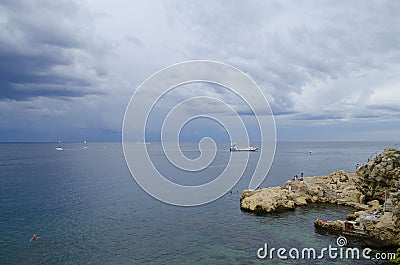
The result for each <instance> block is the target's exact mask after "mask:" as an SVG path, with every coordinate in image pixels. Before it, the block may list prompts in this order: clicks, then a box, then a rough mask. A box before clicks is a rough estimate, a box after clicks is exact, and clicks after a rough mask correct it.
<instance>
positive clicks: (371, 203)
mask: <svg viewBox="0 0 400 265" xmlns="http://www.w3.org/2000/svg"><path fill="white" fill-rule="evenodd" d="M367 205H368V206H369V207H370V208H371V211H377V210H381V206H380V204H379V201H378V200H373V201H369V202H368V203H367Z"/></svg>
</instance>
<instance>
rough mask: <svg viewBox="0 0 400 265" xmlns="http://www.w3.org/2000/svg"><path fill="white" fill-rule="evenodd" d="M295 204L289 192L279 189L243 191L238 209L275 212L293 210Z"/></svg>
mask: <svg viewBox="0 0 400 265" xmlns="http://www.w3.org/2000/svg"><path fill="white" fill-rule="evenodd" d="M294 207H295V203H294V202H293V200H292V199H290V196H289V191H287V190H284V189H282V188H280V187H271V188H267V189H259V190H256V191H243V193H242V197H241V201H240V208H241V209H243V210H247V211H254V212H264V213H270V212H276V211H280V210H288V209H293V208H294Z"/></svg>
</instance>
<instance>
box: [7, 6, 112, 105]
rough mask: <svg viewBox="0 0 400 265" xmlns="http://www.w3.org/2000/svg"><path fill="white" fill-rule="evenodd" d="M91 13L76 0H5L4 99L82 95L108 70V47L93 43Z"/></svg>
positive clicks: (95, 92)
mask: <svg viewBox="0 0 400 265" xmlns="http://www.w3.org/2000/svg"><path fill="white" fill-rule="evenodd" d="M86 16H90V14H88V13H85V11H84V10H81V8H80V6H79V5H78V4H77V3H75V2H74V1H5V2H4V1H3V2H2V4H0V100H2V99H12V100H28V99H32V98H35V97H39V96H42V97H80V96H84V95H88V94H97V93H100V92H98V91H96V89H94V88H93V87H94V86H95V84H96V82H97V80H98V79H99V78H101V77H102V75H104V70H103V69H101V67H99V66H95V65H94V64H93V62H94V59H96V57H101V56H102V55H103V53H105V52H106V49H105V47H104V46H103V47H102V44H101V43H100V44H99V45H97V44H95V43H94V41H93V40H92V34H91V32H90V25H91V24H90V21H88V19H87V18H86Z"/></svg>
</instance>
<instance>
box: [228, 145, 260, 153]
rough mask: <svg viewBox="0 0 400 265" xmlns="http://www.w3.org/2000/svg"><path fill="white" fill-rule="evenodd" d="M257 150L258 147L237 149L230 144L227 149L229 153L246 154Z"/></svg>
mask: <svg viewBox="0 0 400 265" xmlns="http://www.w3.org/2000/svg"><path fill="white" fill-rule="evenodd" d="M257 150H258V147H253V146H250V147H247V148H239V147H237V145H236V144H231V148H230V149H229V151H230V152H241V151H247V152H255V151H257Z"/></svg>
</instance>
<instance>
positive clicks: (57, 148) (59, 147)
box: [56, 141, 63, 151]
mask: <svg viewBox="0 0 400 265" xmlns="http://www.w3.org/2000/svg"><path fill="white" fill-rule="evenodd" d="M58 144H59V146H57V147H56V150H57V151H62V150H63V148H62V146H61V141H58Z"/></svg>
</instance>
